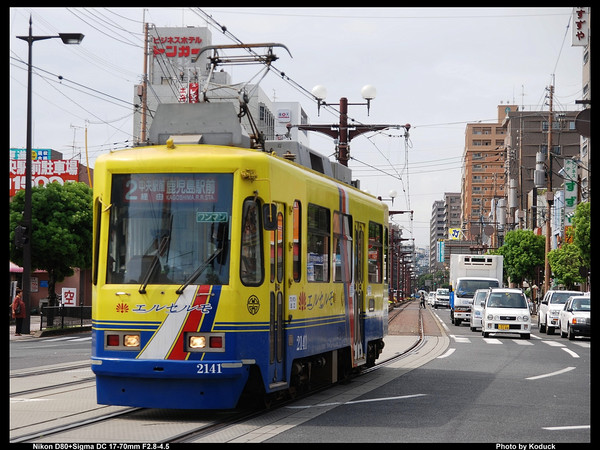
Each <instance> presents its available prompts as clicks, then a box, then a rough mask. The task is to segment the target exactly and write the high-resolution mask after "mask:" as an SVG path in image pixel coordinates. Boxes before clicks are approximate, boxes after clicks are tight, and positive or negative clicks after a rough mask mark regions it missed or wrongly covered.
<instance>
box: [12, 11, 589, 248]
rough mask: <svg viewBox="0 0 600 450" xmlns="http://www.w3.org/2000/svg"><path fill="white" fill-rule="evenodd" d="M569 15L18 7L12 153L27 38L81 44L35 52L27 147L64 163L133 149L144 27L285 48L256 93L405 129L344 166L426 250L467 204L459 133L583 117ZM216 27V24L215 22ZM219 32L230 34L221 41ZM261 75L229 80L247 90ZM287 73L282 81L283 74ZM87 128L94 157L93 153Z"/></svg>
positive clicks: (236, 71)
mask: <svg viewBox="0 0 600 450" xmlns="http://www.w3.org/2000/svg"><path fill="white" fill-rule="evenodd" d="M571 13H572V8H570V7H560V8H547V7H543V8H542V7H539V8H455V7H453V8H433V7H428V8H308V7H307V8H212V7H211V8H149V9H145V10H144V9H142V8H112V7H111V8H101V7H96V8H11V9H10V18H9V20H10V23H9V30H10V31H9V42H10V56H9V58H10V142H9V143H10V147H11V148H24V147H25V146H26V126H25V122H26V98H27V94H26V92H27V43H26V42H25V41H23V40H20V39H18V38H17V36H25V35H27V34H28V26H29V25H28V22H29V17H30V15H31V16H32V19H33V35H34V36H44V35H48V36H51V35H57V34H58V33H69V32H77V33H83V34H84V35H85V38H84V40H83V42H82V43H81V45H77V46H68V45H63V44H62V42H61V41H60V40H59V39H51V40H47V41H39V42H36V43H35V44H34V46H33V66H34V76H33V93H34V96H33V147H34V148H52V149H55V150H58V151H61V152H62V153H63V155H64V157H65V159H70V158H81V162H83V163H85V161H86V157H87V159H88V160H89V162H90V165H91V166H92V167H93V163H94V161H95V159H96V157H97V156H98V155H100V154H102V153H104V152H107V151H109V150H111V149H114V148H120V147H124V146H127V145H130V144H131V142H132V141H133V140H134V137H133V136H132V132H133V124H132V103H133V86H134V85H135V84H137V83H139V82H140V81H141V79H142V72H143V22H144V20H145V21H146V22H149V23H152V24H154V25H156V26H157V27H166V26H174V27H178V26H208V27H210V28H211V32H212V40H213V45H218V44H232V43H234V41H233V40H232V39H233V38H235V39H237V40H238V41H241V42H244V43H259V42H277V43H281V44H284V45H285V46H286V47H287V48H288V49H289V51H290V52H291V55H292V56H291V57H290V56H289V55H288V54H287V53H286V52H285V51H284V50H283V49H281V50H279V51H276V53H277V55H278V56H279V59H278V60H277V61H276V62H275V63H274V64H273V66H274V68H275V69H276V70H273V71H271V73H269V74H268V75H267V77H266V78H265V79H263V80H262V81H261V87H262V89H263V90H264V91H265V92H266V93H267V95H269V96H270V97H271V98H272V99H276V100H279V101H298V102H300V103H301V104H302V106H303V108H304V110H305V111H306V112H307V114H308V115H309V117H310V121H311V123H313V124H319V123H321V124H332V123H336V122H337V121H338V117H337V116H336V115H335V113H334V112H333V111H330V110H323V109H322V110H321V114H320V115H317V105H316V102H315V101H314V99H313V98H311V96H310V91H311V89H312V88H313V87H314V86H315V85H318V84H320V85H323V86H325V87H326V88H327V92H328V96H327V99H326V101H328V102H330V103H338V102H339V99H340V98H341V97H347V98H348V101H349V102H351V103H352V102H355V103H360V102H363V99H362V97H361V88H362V87H363V86H364V85H367V84H370V85H372V86H374V87H375V88H376V90H377V97H376V98H375V99H374V100H373V101H372V102H371V107H370V113H369V115H367V110H366V107H365V106H360V105H354V106H352V105H351V106H349V111H348V115H349V118H351V119H353V120H355V121H357V122H360V123H367V124H390V125H404V124H407V123H408V124H410V125H411V128H410V133H409V136H408V138H406V137H405V136H403V135H404V130H403V129H399V130H394V129H390V130H388V131H386V132H384V133H378V134H366V135H364V136H361V137H357V138H355V139H354V140H352V142H351V147H350V156H351V158H352V160H351V161H350V163H349V166H350V167H351V168H352V169H353V173H354V178H359V179H360V180H361V187H362V189H365V190H368V191H369V192H371V193H372V194H375V195H379V196H382V197H384V198H388V197H389V193H390V191H392V190H395V191H396V192H397V193H398V195H397V197H396V198H395V199H394V204H393V209H402V210H413V211H414V215H413V218H412V220H410V215H402V216H396V218H395V219H394V221H395V222H396V223H398V224H400V225H401V226H402V227H403V228H404V236H405V237H413V238H415V243H416V245H417V246H427V245H428V241H429V218H430V215H431V206H432V204H433V202H434V201H435V200H441V199H442V198H443V194H444V192H460V177H461V166H462V153H463V150H464V144H465V142H464V139H465V127H466V124H467V123H472V122H479V121H481V122H482V123H485V122H494V121H496V119H497V107H498V105H500V104H516V105H519V107H520V108H521V109H524V110H527V111H547V106H546V94H547V87H548V86H549V85H550V84H553V85H554V87H555V98H554V105H555V109H557V110H578V109H580V107H579V106H578V105H575V101H576V100H578V99H581V98H582V82H581V80H582V72H581V66H582V52H583V50H582V47H574V46H572V45H571V34H572V27H573V25H572V23H571ZM209 16H210V17H211V18H210V19H209V18H208V17H209ZM222 26H224V27H226V30H227V32H226V33H224V32H223V31H222V28H221V27H222ZM257 70H258V68H256V67H253V68H251V69H250V68H232V69H229V68H228V71H229V72H230V73H231V74H232V76H233V80H234V82H243V81H247V79H248V78H249V77H251V76H253V75H254V74H255V73H256V72H257ZM281 72H284V73H285V77H282V76H280V73H281ZM86 130H87V155H86ZM310 139H311V147H313V148H314V149H316V150H319V151H320V152H321V153H324V154H327V155H331V154H332V153H333V151H334V144H333V141H332V140H331V139H330V138H328V137H326V136H324V135H320V134H318V133H313V134H311V138H310Z"/></svg>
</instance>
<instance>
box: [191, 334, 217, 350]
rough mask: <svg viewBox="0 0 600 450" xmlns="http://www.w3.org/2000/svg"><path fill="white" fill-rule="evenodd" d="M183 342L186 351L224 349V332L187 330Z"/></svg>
mask: <svg viewBox="0 0 600 450" xmlns="http://www.w3.org/2000/svg"><path fill="white" fill-rule="evenodd" d="M184 342H185V345H184V346H185V349H184V350H185V351H186V352H224V351H225V333H204V332H189V333H186V336H185V340H184Z"/></svg>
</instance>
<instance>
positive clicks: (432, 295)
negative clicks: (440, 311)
mask: <svg viewBox="0 0 600 450" xmlns="http://www.w3.org/2000/svg"><path fill="white" fill-rule="evenodd" d="M427 303H429V304H430V305H431V306H433V305H434V304H435V292H434V291H431V292H430V293H429V294H428V295H427Z"/></svg>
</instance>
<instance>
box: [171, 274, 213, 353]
mask: <svg viewBox="0 0 600 450" xmlns="http://www.w3.org/2000/svg"><path fill="white" fill-rule="evenodd" d="M211 287H212V286H210V285H202V286H199V287H198V290H197V291H196V297H195V298H194V301H193V302H192V305H191V307H192V308H191V309H192V310H191V311H190V312H189V313H188V316H187V318H186V319H185V322H184V323H183V326H182V327H181V329H180V330H179V334H178V335H177V339H176V340H175V342H174V345H173V347H172V348H171V351H170V352H169V354H168V355H167V358H166V359H172V360H183V359H186V358H187V355H188V352H186V351H185V350H184V348H185V346H184V343H183V338H184V336H185V333H186V332H188V331H198V330H199V329H200V325H201V322H202V319H203V318H204V313H203V312H202V309H201V308H200V306H201V305H204V304H206V303H208V300H209V298H210V290H211ZM194 306H198V307H199V308H197V309H196V308H194Z"/></svg>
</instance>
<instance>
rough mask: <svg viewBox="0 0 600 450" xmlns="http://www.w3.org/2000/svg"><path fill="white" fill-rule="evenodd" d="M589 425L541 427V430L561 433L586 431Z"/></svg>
mask: <svg viewBox="0 0 600 450" xmlns="http://www.w3.org/2000/svg"><path fill="white" fill-rule="evenodd" d="M589 428H590V426H589V425H571V426H566V427H542V430H551V431H561V430H586V429H589Z"/></svg>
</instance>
